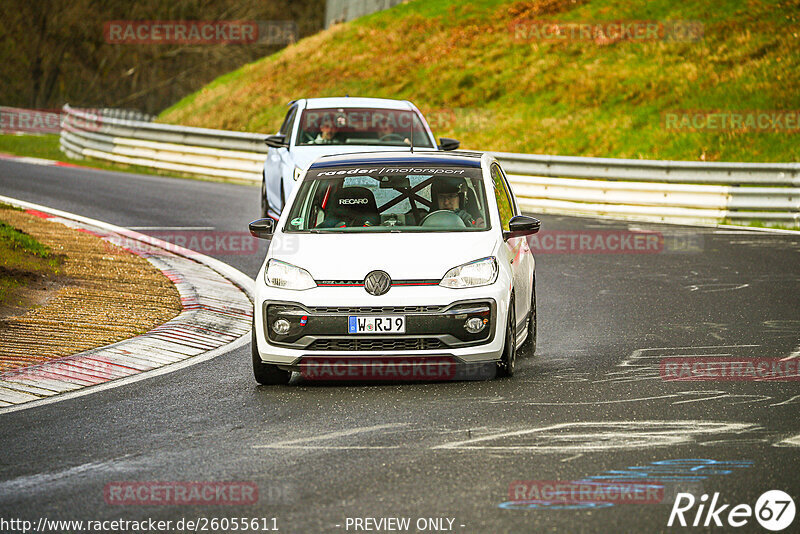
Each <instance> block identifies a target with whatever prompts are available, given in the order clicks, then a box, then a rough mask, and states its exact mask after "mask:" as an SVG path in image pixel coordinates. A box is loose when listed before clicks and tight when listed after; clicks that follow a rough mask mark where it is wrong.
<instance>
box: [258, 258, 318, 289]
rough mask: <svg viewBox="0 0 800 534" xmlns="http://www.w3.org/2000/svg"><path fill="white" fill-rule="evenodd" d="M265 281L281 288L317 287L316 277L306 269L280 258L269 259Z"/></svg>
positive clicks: (269, 284) (265, 271)
mask: <svg viewBox="0 0 800 534" xmlns="http://www.w3.org/2000/svg"><path fill="white" fill-rule="evenodd" d="M264 281H265V282H266V283H267V285H268V286H271V287H278V288H280V289H297V290H302V289H311V288H312V287H317V283H316V282H314V278H312V276H311V275H310V274H309V272H308V271H306V270H305V269H301V268H300V267H296V266H294V265H292V264H291V263H286V262H283V261H279V260H269V262H267V268H266V269H264Z"/></svg>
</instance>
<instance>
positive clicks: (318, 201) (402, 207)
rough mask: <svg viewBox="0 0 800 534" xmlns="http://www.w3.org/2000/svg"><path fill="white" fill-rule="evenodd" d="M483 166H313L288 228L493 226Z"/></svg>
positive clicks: (407, 229) (341, 229) (349, 229)
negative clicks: (491, 224) (482, 174)
mask: <svg viewBox="0 0 800 534" xmlns="http://www.w3.org/2000/svg"><path fill="white" fill-rule="evenodd" d="M487 213H488V211H487V209H486V194H485V191H484V187H483V179H482V177H481V169H480V168H479V167H455V166H441V165H421V166H419V167H406V166H402V167H401V166H386V167H384V166H381V165H373V166H367V165H361V166H350V167H334V168H319V169H315V168H311V169H309V170H308V173H307V175H306V178H305V179H304V180H303V182H302V184H301V185H300V189H299V190H298V192H297V196H296V197H295V199H294V203H293V204H292V208H291V212H290V214H289V218H288V222H287V224H286V226H285V227H284V231H285V232H319V233H321V232H334V233H342V232H350V233H352V232H356V233H364V232H474V231H483V230H486V229H488V228H489V217H488V216H487Z"/></svg>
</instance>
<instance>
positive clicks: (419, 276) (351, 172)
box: [250, 152, 540, 384]
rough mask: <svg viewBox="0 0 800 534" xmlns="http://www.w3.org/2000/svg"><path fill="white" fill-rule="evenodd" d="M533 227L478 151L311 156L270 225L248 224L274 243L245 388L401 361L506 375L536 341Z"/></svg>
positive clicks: (494, 166) (259, 283)
mask: <svg viewBox="0 0 800 534" xmlns="http://www.w3.org/2000/svg"><path fill="white" fill-rule="evenodd" d="M539 227H540V223H539V221H538V220H537V219H534V218H533V217H529V216H526V215H521V214H520V212H519V208H518V206H517V202H516V199H515V198H514V195H513V193H512V191H511V187H510V186H509V184H508V181H507V179H506V177H505V174H504V173H503V170H502V169H501V167H500V165H499V164H498V162H497V161H496V160H495V159H494V158H493V157H492V156H490V155H488V154H477V153H466V152H459V153H442V152H422V153H420V152H416V153H414V152H402V153H400V152H375V153H359V154H347V155H338V156H328V157H322V158H320V159H318V160H317V161H315V162H314V163H313V164H312V165H311V166H310V167H309V169H308V171H307V172H306V173H305V175H304V176H303V179H302V181H301V182H300V183H299V186H298V187H297V188H296V190H295V191H294V192H293V194H292V195H291V196H290V198H289V199H288V202H287V209H286V210H284V213H283V215H282V216H281V218H280V220H279V221H278V222H277V223H276V222H275V221H274V220H273V219H271V218H263V219H259V220H257V221H253V222H252V223H250V232H251V233H252V234H253V235H254V236H256V237H261V238H265V239H271V240H272V241H271V243H270V247H269V250H268V252H267V256H266V258H265V261H264V264H263V266H262V267H261V270H260V271H259V273H258V276H257V277H256V285H255V288H256V289H255V306H254V307H255V309H254V314H253V316H254V326H253V342H252V356H253V370H254V373H255V378H256V380H257V381H258V382H260V383H262V384H276V383H286V382H288V381H289V378H290V376H291V371H299V372H301V373H303V372H304V369H307V367H308V366H309V365H311V364H312V363H314V362H317V363H319V362H320V361H327V362H329V363H330V362H331V361H334V362H336V364H337V366H338V367H336V370H337V377H338V378H343V377H345V376H346V377H354V378H359V377H360V378H363V377H364V376H365V375H364V374H363V373H350V372H349V371H348V370H347V369H346V367H347V366H348V365H349V364H352V368H353V369H355V368H358V369H364V368H365V367H367V366H376V365H377V366H380V365H381V362H384V361H389V360H391V361H394V362H396V361H397V360H398V358H400V359H403V358H405V359H406V361H407V363H408V362H412V363H411V365H416V364H419V363H425V362H426V361H429V362H439V363H440V362H441V361H442V358H446V359H448V360H450V361H453V362H456V363H457V364H482V365H483V366H484V367H486V366H487V365H489V366H490V367H491V369H492V370H493V371H494V370H497V372H498V373H499V374H501V375H508V376H510V375H512V374H513V373H514V365H515V361H516V351H517V348H518V347H519V346H521V345H522V344H523V343H525V344H528V343H529V344H530V347H531V353H532V352H533V351H535V346H536V290H535V276H534V268H535V265H534V258H533V255H532V254H531V250H530V248H529V246H528V242H527V239H526V236H527V235H529V234H533V233H536V232H538V231H539ZM343 365H344V367H342V366H343ZM408 369H410V367H407V368H406V370H408ZM350 370H352V369H350ZM394 376H395V378H400V379H402V377H403V376H405V377H406V378H410V379H416V378H423V376H422V375H417V374H413V373H412V374H403V373H400V375H394ZM426 376H430V375H426ZM492 376H494V374H492ZM331 377H332V378H333V376H331ZM373 378H374V377H373Z"/></svg>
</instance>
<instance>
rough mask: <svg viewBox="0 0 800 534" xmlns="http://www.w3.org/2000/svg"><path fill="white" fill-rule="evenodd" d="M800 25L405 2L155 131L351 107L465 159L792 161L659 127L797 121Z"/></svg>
mask: <svg viewBox="0 0 800 534" xmlns="http://www.w3.org/2000/svg"><path fill="white" fill-rule="evenodd" d="M530 20H548V21H563V22H595V21H614V20H627V21H630V20H646V21H685V20H688V21H700V22H702V24H703V36H702V38H701V39H699V40H696V41H690V40H684V41H676V40H669V41H666V40H617V41H615V40H613V39H604V38H597V39H594V40H577V41H563V40H561V41H556V40H541V39H536V38H535V37H534V36H533V34H532V33H531V28H533V27H532V26H530V25H527V26H526V25H523V26H515V24H519V23H520V22H522V23H523V24H527V22H525V21H530ZM798 22H800V0H791V1H786V0H771V1H767V0H747V1H743V0H707V1H701V2H675V1H674V0H627V1H624V2H620V1H618V0H533V1H508V0H475V1H471V2H457V1H454V0H416V1H411V2H407V3H405V4H402V5H400V6H397V7H395V8H393V9H390V10H388V11H384V12H380V13H376V14H374V15H371V16H368V17H364V18H362V19H359V20H356V21H354V22H352V23H348V24H344V25H339V26H335V27H332V28H331V29H329V30H326V31H324V32H321V33H319V34H316V35H314V36H311V37H309V38H306V39H303V40H301V41H299V42H298V43H296V44H294V45H292V46H290V47H288V48H286V49H284V50H282V51H281V52H279V53H277V54H274V55H272V56H269V57H265V58H263V59H261V60H259V61H256V62H254V63H251V64H249V65H246V66H245V67H243V68H241V69H238V70H236V71H233V72H231V73H229V74H227V75H225V76H222V77H220V78H218V79H217V80H215V81H214V82H212V83H211V84H209V85H208V86H206V87H205V88H203V89H202V90H200V91H198V92H196V93H194V94H192V95H190V96H188V97H186V98H184V99H183V100H181V101H180V102H178V103H177V104H175V105H174V106H172V107H171V108H169V109H167V110H165V111H164V112H163V113H162V114H161V116H160V118H159V120H161V121H163V122H171V123H180V124H186V125H193V126H205V127H211V128H223V129H232V130H242V131H261V132H274V131H275V130H277V128H278V126H279V125H280V121H281V119H282V118H283V115H284V113H285V110H286V103H287V102H288V101H289V100H292V99H295V98H301V97H316V96H341V95H344V94H349V95H350V96H376V97H389V98H401V99H409V100H411V101H413V102H414V103H416V104H417V106H419V107H420V109H421V110H422V111H423V113H425V114H426V115H427V116H428V117H429V120H430V122H431V123H432V127H433V129H434V133H435V134H436V135H437V136H446V137H455V138H457V139H460V140H461V141H462V147H465V148H476V149H477V148H479V149H486V150H498V151H512V152H529V153H548V154H560V155H575V156H601V157H603V156H605V157H626V158H648V159H685V160H706V161H798V160H800V157H798V156H800V143H798V141H799V140H800V133H797V132H795V133H789V132H786V131H783V132H764V131H687V130H679V131H676V130H674V129H668V128H667V127H666V124H665V117H664V115H663V114H664V112H671V111H676V110H704V111H709V110H718V111H729V110H771V111H775V110H794V111H795V112H797V111H798V110H800V26H799V25H798ZM520 28H523V29H522V30H520ZM521 31H522V33H520V32H521Z"/></svg>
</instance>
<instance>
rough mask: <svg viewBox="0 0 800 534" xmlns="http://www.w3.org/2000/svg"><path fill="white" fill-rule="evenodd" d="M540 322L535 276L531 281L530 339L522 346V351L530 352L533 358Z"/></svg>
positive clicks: (527, 338)
mask: <svg viewBox="0 0 800 534" xmlns="http://www.w3.org/2000/svg"><path fill="white" fill-rule="evenodd" d="M537 326H538V322H537V321H536V275H535V274H534V275H533V280H532V281H531V313H530V315H528V337H526V338H525V342H524V343H523V344H522V346H521V347H520V349H525V350H529V349H530V352H531V356H533V355H534V354H535V353H536V334H537V332H538V330H539V329H538V328H537Z"/></svg>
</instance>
